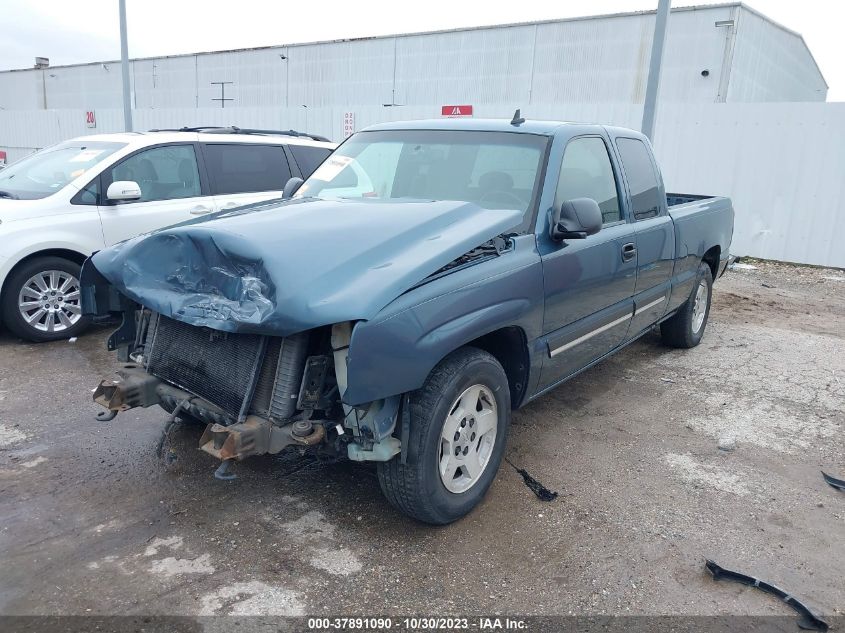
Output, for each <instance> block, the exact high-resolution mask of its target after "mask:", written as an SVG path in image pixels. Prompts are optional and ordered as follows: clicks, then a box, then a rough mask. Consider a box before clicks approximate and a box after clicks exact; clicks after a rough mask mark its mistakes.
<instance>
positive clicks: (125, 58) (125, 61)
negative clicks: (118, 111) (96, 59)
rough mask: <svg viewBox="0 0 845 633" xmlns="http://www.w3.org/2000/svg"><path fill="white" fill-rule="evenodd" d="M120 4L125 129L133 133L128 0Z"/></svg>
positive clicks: (120, 1) (121, 69)
mask: <svg viewBox="0 0 845 633" xmlns="http://www.w3.org/2000/svg"><path fill="white" fill-rule="evenodd" d="M119 3H120V71H121V74H122V75H123V127H124V128H126V131H127V132H131V131H132V102H131V101H130V100H129V44H128V42H127V41H126V0H119Z"/></svg>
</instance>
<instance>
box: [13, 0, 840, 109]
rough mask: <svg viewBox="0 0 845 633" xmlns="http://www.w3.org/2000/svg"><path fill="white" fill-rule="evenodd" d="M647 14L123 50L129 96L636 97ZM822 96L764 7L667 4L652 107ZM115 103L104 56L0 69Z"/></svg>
mask: <svg viewBox="0 0 845 633" xmlns="http://www.w3.org/2000/svg"><path fill="white" fill-rule="evenodd" d="M654 22H655V12H654V11H648V12H639V13H625V14H617V15H605V16H596V17H587V18H577V19H563V20H550V21H543V22H532V23H521V24H511V25H502V26H490V27H479V28H466V29H455V30H450V31H439V32H431V33H414V34H406V35H395V36H385V37H372V38H361V39H352V40H341V41H330V42H317V43H310V44H294V45H287V46H273V47H264V48H255V49H246V50H237V51H222V52H210V53H196V54H190V55H175V56H168V57H151V58H143V59H134V60H132V61H131V68H130V78H131V95H132V102H133V103H132V105H133V108H136V109H151V108H155V109H158V108H208V107H227V108H228V107H284V106H287V107H298V106H303V105H304V106H307V107H309V108H311V107H314V108H318V107H351V106H382V105H416V104H431V103H438V102H439V103H443V104H447V103H452V104H464V103H466V104H485V103H510V104H515V105H522V106H528V105H532V104H549V103H586V102H589V103H631V104H640V103H642V102H643V98H644V95H645V86H646V80H647V76H648V67H649V56H650V52H651V43H652V36H653V32H654ZM48 53H49V51H45V54H48ZM826 95H827V84H826V83H825V80H824V77H823V76H822V74H821V72H820V71H819V68H818V66H817V65H816V63H815V61H814V59H813V56H812V54H811V53H810V50H809V49H808V47H807V45H806V44H805V42H804V40H803V38H802V37H801V36H800V35H799V34H797V33H795V32H793V31H790V30H789V29H787V28H785V27H783V26H781V25H779V24H777V23H775V22H773V21H772V20H770V19H769V18H768V17H766V16H765V15H763V14H761V13H759V12H757V11H755V10H754V9H752V8H750V7H748V6H746V5H744V4H741V3H730V4H721V5H711V6H701V7H686V8H676V9H673V10H672V14H671V18H670V20H669V31H668V38H667V42H666V47H665V55H664V65H663V75H662V80H661V91H660V100H661V102H664V103H665V102H682V103H714V102H776V101H781V102H782V101H824V100H825V99H826ZM221 97H222V98H225V101H222V100H221ZM121 105H122V102H121V73H120V65H119V63H118V62H115V61H105V62H97V63H90V64H79V65H72V66H54V67H46V68H31V69H25V70H12V71H5V72H0V108H2V109H4V110H29V111H32V110H39V109H72V108H73V109H87V110H92V109H95V108H119V107H121Z"/></svg>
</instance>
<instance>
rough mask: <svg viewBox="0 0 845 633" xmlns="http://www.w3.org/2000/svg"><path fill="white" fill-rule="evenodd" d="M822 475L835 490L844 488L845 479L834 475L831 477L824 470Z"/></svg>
mask: <svg viewBox="0 0 845 633" xmlns="http://www.w3.org/2000/svg"><path fill="white" fill-rule="evenodd" d="M822 477H824V480H825V481H826V482H827V483H828V484H830V485H831V486H833V487H834V488H836V489H837V490H845V479H837V478H836V477H831V476H830V475H828V474H827V473H826V472H824V471H822Z"/></svg>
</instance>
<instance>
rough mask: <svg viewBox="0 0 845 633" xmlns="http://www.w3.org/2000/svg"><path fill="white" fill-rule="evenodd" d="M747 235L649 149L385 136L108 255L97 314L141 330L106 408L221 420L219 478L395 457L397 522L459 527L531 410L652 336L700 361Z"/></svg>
mask: <svg viewBox="0 0 845 633" xmlns="http://www.w3.org/2000/svg"><path fill="white" fill-rule="evenodd" d="M732 233H733V209H732V206H731V202H730V200H728V199H727V198H722V197H713V196H698V195H685V194H667V193H666V192H665V190H664V186H663V181H662V178H661V175H660V171H659V170H658V167H657V163H656V162H655V159H654V156H653V154H652V149H651V145H650V143H649V141H648V140H647V139H646V138H645V137H644V136H643V135H642V134H640V133H638V132H635V131H632V130H628V129H622V128H616V127H608V126H602V125H582V124H573V123H560V122H546V121H526V120H524V119H522V118H521V117H519V116H518V114H517V115H515V117H514V119H513V120H512V121H508V120H469V121H467V120H448V119H447V120H432V121H416V122H405V123H390V124H382V125H376V126H373V127H370V128H367V129H366V130H363V131H361V132H359V133H357V134H354V135H353V136H351V137H350V138H349V139H347V140H346V142H344V143H343V144H342V145H341V146H340V147H339V148H338V149H337V150H336V151H335V152H334V153H333V154H332V155H331V156H330V157H329V158H328V159H327V160H326V161H325V162H324V163H323V164H322V165H321V166H320V167H319V168H318V169H317V171H316V172H315V173H314V174H313V175H312V176H311V177H310V178H308V180H307V181H305V182H304V183H303V182H302V181H301V180H298V179H292V180H291V181H290V182H288V184H287V186H286V187H285V194H284V197H283V199H281V200H276V201H271V202H265V203H260V204H255V205H250V206H245V207H240V208H237V209H234V210H229V211H225V212H221V213H219V214H217V215H215V216H213V217H207V218H202V219H198V220H196V221H190V222H187V223H183V224H179V225H176V226H173V227H170V228H167V229H163V230H160V231H158V232H155V233H152V234H149V235H145V236H141V237H138V238H135V239H131V240H129V241H126V242H123V243H121V244H118V245H116V246H114V247H111V248H109V249H106V250H103V251H100V252H99V253H97V254H95V255H94V256H93V257H92V258H91V259H89V260H88V261H87V262H86V264H85V266H84V269H83V273H82V286H83V290H82V292H83V306H84V311H85V313H87V314H90V315H98V314H99V315H103V314H112V315H115V314H119V313H122V319H123V320H122V325H121V326H120V327H119V328H118V329H117V330H116V331H115V333H114V334H113V335H112V336H111V338H110V339H109V342H108V345H109V348H110V349H114V350H117V351H118V359H119V360H120V361H121V365H120V367H119V369H118V371H117V373H118V378H117V379H108V380H104V381H103V382H102V383H101V384H100V385H99V387H97V389H96V391H95V394H94V399H95V401H96V402H98V403H100V404H102V405H104V406H105V407H106V408H107V409H109V410H110V411H111V412H112V413H108V412H103V414H101V417H113V415H114V414H115V413H116V412H119V411H124V410H126V409H129V408H132V407H137V406H142V407H148V406H151V405H160V406H161V407H163V408H164V409H165V410H166V411H167V412H169V413H170V420H171V422H173V421H178V420H181V421H192V422H198V423H201V424H204V425H205V430H204V432H203V434H202V438H201V439H200V448H201V449H203V450H204V451H206V452H208V453H210V454H212V455H214V456H216V457H218V458H219V459H221V460H223V463H222V464H221V467H222V468H220V469H218V471H221V470H223V469H225V468H226V467H228V465H229V464H230V463H231V460H241V459H244V458H246V457H249V456H251V455H259V454H265V453H278V452H279V451H282V450H283V449H286V448H288V447H298V448H299V449H300V450H302V449H303V448H304V449H307V450H313V451H319V452H321V453H323V454H326V455H328V456H348V457H349V458H350V459H352V460H357V461H373V462H377V468H378V477H379V481H380V483H381V488H382V490H383V492H384V494H385V496H386V497H387V499H388V501H389V502H390V503H391V504H392V505H393V506H395V507H396V508H398V509H399V510H401V511H402V512H405V513H407V514H409V515H411V516H412V517H415V518H417V519H419V520H421V521H425V522H428V523H433V524H443V523H448V522H450V521H454V520H456V519H458V518H460V517H461V516H463V515H465V514H466V513H467V512H469V511H470V510H471V509H472V508H473V507H474V506H475V505H476V504H478V503H479V501H480V500H481V499H482V497H483V496H484V494H485V493H486V492H487V489H488V488H489V487H490V485H491V483H492V482H493V479H494V477H495V474H496V471H497V469H498V468H499V465H500V462H501V460H502V455H503V453H504V450H505V443H506V440H507V436H508V427H509V424H510V417H511V411H512V410H514V409H517V408H519V407H521V406H523V405H525V404H526V403H527V402H530V401H531V400H533V399H535V398H538V397H540V396H541V395H543V394H544V393H545V392H547V391H549V390H550V389H554V388H555V387H556V386H558V385H560V384H561V383H562V382H564V381H565V380H567V379H569V378H571V377H573V376H574V375H576V374H577V373H579V372H581V371H584V370H585V369H587V368H588V367H590V366H592V365H594V364H595V363H598V362H599V361H601V360H602V359H603V358H606V357H607V356H609V355H610V354H613V353H614V352H617V351H619V350H620V349H622V348H623V347H625V346H626V345H627V344H628V343H630V342H632V341H634V340H636V339H637V338H638V337H639V336H641V335H643V334H644V333H646V332H648V331H649V330H650V329H652V328H654V327H655V326H659V328H660V331H661V333H662V336H663V340H664V341H665V342H666V343H667V344H668V345H671V346H675V347H682V348H690V347H694V346H696V345H698V343H699V341H700V340H701V337H702V335H703V334H704V330H705V327H706V325H707V317H708V312H709V308H710V298H711V293H712V285H713V281H714V280H715V279H717V278H718V277H719V276H720V275H721V274H722V273H723V272H724V270H725V267H726V265H727V261H728V253H729V247H730V243H731V237H732ZM218 474H219V473H218Z"/></svg>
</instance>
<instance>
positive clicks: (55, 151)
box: [0, 128, 335, 341]
mask: <svg viewBox="0 0 845 633" xmlns="http://www.w3.org/2000/svg"><path fill="white" fill-rule="evenodd" d="M334 147H335V145H334V144H333V143H330V142H328V140H327V139H324V138H321V137H317V136H312V135H307V134H302V133H298V132H294V131H292V130H291V131H288V132H280V131H272V130H242V129H239V128H182V129H181V130H151V131H150V132H147V133H134V132H133V133H125V134H102V135H95V136H85V137H82V138H78V139H73V140H70V141H66V142H64V143H60V144H58V145H54V146H53V147H49V148H46V149H43V150H41V151H39V152H36V153H35V154H33V155H31V156H27V157H26V158H24V159H22V160H20V161H18V162H16V163H14V164H12V165H9V166H8V167H7V168H6V169H3V170H2V171H0V320H2V322H3V323H4V324H5V325H6V327H8V329H9V330H11V331H12V332H14V333H15V334H17V335H19V336H21V337H23V338H26V339H29V340H31V341H50V340H55V339H59V338H67V337H71V336H75V335H77V334H79V333H80V332H82V331H83V330H84V329H85V327H86V326H87V325H88V322H87V321H88V320H87V318H86V317H83V316H82V313H81V309H80V295H79V270H80V267H81V265H82V262H83V261H84V260H85V258H86V257H88V256H90V255H91V254H92V253H94V252H95V251H98V250H100V249H101V248H104V247H106V246H110V245H112V244H115V243H116V242H120V241H122V240H125V239H127V238H130V237H134V236H135V235H139V234H141V233H145V232H147V231H152V230H155V229H159V228H162V227H165V226H169V225H171V224H176V223H177V222H182V221H183V220H188V219H192V218H196V217H197V216H201V215H204V214H207V213H211V212H214V211H220V210H224V209H229V208H232V207H237V206H240V205H244V204H249V203H252V202H260V201H262V200H269V199H272V198H279V197H281V195H282V190H283V188H284V186H285V184H286V183H287V181H288V180H289V179H290V178H292V177H299V178H308V176H310V175H311V173H312V172H313V171H314V170H315V169H316V168H317V166H319V165H320V163H322V162H323V160H324V159H325V158H326V157H327V156H328V155H329V154H330V153H331V152H332V150H333V149H334Z"/></svg>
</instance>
